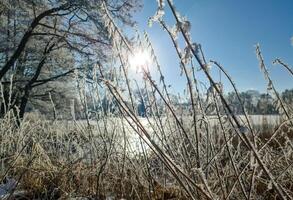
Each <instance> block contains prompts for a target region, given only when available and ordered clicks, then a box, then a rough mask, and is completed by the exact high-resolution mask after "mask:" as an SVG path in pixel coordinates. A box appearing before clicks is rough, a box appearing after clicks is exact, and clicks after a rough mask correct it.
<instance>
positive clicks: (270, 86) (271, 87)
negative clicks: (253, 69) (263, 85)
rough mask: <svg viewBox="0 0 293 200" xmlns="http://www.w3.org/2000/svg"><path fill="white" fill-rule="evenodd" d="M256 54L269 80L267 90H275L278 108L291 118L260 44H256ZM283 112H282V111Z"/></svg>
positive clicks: (266, 78) (265, 76)
mask: <svg viewBox="0 0 293 200" xmlns="http://www.w3.org/2000/svg"><path fill="white" fill-rule="evenodd" d="M256 56H257V58H258V60H259V67H260V69H261V71H262V72H263V75H264V78H265V80H266V81H267V82H268V83H267V90H268V92H271V91H272V92H273V94H274V95H275V97H276V98H277V109H278V111H279V112H280V110H281V111H282V112H283V113H284V114H285V116H286V118H287V119H290V115H289V113H288V111H287V109H286V107H285V104H284V102H283V100H282V99H281V97H280V95H279V93H278V92H277V90H276V88H275V86H274V83H273V81H272V79H271V77H270V74H269V71H268V70H267V68H266V66H265V63H264V60H263V57H262V54H261V50H260V46H259V44H257V45H256ZM282 112H281V113H282ZM291 125H292V126H293V123H292V122H291Z"/></svg>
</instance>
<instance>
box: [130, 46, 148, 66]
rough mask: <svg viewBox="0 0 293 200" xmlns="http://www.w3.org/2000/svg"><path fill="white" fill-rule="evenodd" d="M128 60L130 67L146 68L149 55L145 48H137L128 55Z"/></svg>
mask: <svg viewBox="0 0 293 200" xmlns="http://www.w3.org/2000/svg"><path fill="white" fill-rule="evenodd" d="M128 60H129V64H130V67H131V68H132V69H136V70H138V69H147V67H148V65H149V64H150V63H151V55H150V54H149V53H148V52H147V51H146V50H137V51H135V52H134V53H133V54H131V55H129V56H128Z"/></svg>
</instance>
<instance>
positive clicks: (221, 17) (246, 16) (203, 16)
mask: <svg viewBox="0 0 293 200" xmlns="http://www.w3.org/2000/svg"><path fill="white" fill-rule="evenodd" d="M174 3H175V6H176V8H177V10H178V11H179V12H180V13H181V14H182V15H184V16H186V17H187V18H188V20H189V21H190V22H191V24H192V26H191V33H192V39H193V41H194V42H197V43H200V44H201V45H202V47H203V50H204V52H205V55H206V57H207V59H213V60H216V61H218V62H219V63H220V64H221V65H222V66H223V67H224V68H225V69H226V70H227V71H228V72H229V74H230V75H231V76H232V77H233V80H234V82H235V83H236V85H237V86H238V89H239V90H240V91H244V90H248V89H257V90H260V91H261V92H264V91H266V84H265V82H264V79H263V76H262V74H261V72H260V69H259V66H258V61H257V59H256V56H255V44H256V43H260V45H261V48H262V53H263V56H264V59H265V62H266V64H267V67H268V68H269V70H270V73H271V75H272V79H273V80H274V81H275V86H276V88H277V89H278V90H284V89H285V88H293V78H292V76H290V75H289V74H288V73H287V72H286V71H285V69H284V68H281V67H280V66H277V65H276V66H275V65H272V61H273V60H274V59H275V58H276V57H279V58H281V59H283V60H284V61H285V62H286V63H289V64H290V65H291V66H293V46H292V44H291V41H290V39H291V37H292V36H293V1H292V0H174ZM156 6H157V2H156V0H144V7H143V9H142V10H141V11H140V12H138V13H136V14H135V20H137V22H138V27H139V29H140V30H141V31H143V30H146V31H147V32H148V34H149V35H150V38H151V41H152V43H153V46H154V48H155V51H156V54H157V56H158V57H159V62H160V63H161V65H162V68H163V72H164V74H165V79H166V81H167V83H168V84H171V85H172V87H173V90H174V92H177V91H182V88H183V87H185V79H184V78H183V77H180V76H179V73H180V70H179V60H178V58H177V57H176V54H175V50H174V48H172V43H171V41H170V39H169V38H168V36H167V33H165V32H164V31H163V30H162V29H161V28H160V26H159V25H158V24H154V25H153V26H152V27H148V26H147V21H148V18H149V17H150V16H152V15H153V14H154V13H155V11H156ZM168 10H169V8H168V6H166V11H167V13H166V16H165V17H164V19H165V20H166V21H167V22H168V24H169V25H170V26H171V25H173V24H174V19H173V16H172V15H171V14H170V11H168ZM217 77H218V76H217V75H216V76H215V78H217ZM199 78H202V76H201V75H200V74H199ZM224 86H225V88H226V91H229V90H231V87H230V86H229V85H228V83H227V82H224Z"/></svg>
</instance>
